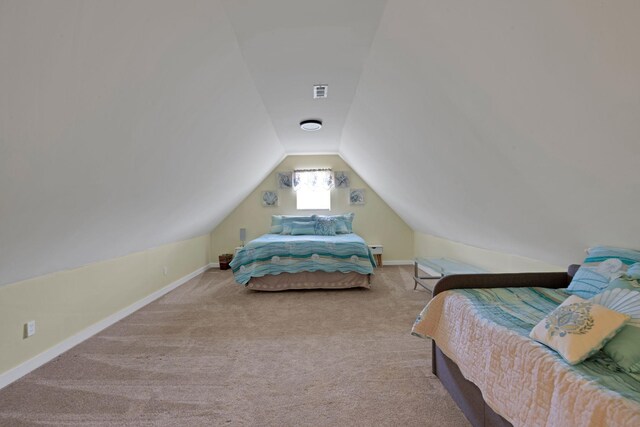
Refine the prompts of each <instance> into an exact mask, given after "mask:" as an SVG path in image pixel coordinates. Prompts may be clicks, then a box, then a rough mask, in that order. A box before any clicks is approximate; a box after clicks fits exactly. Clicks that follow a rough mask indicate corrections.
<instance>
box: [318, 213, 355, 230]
mask: <svg viewBox="0 0 640 427" xmlns="http://www.w3.org/2000/svg"><path fill="white" fill-rule="evenodd" d="M354 216H355V214H354V213H353V212H349V213H346V214H341V215H314V216H313V218H314V219H316V220H317V219H318V218H331V219H334V220H335V221H336V234H348V233H353V217H354Z"/></svg>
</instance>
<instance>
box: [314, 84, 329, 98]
mask: <svg viewBox="0 0 640 427" xmlns="http://www.w3.org/2000/svg"><path fill="white" fill-rule="evenodd" d="M328 92H329V85H314V86H313V98H314V99H319V98H326V97H327V94H328Z"/></svg>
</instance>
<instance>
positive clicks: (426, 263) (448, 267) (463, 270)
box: [413, 258, 488, 291]
mask: <svg viewBox="0 0 640 427" xmlns="http://www.w3.org/2000/svg"><path fill="white" fill-rule="evenodd" d="M421 270H422V271H423V272H425V273H426V274H427V275H426V276H424V275H421V274H420V271H421ZM482 273H488V271H486V270H483V269H482V268H480V267H476V266H475V265H471V264H467V263H464V262H462V261H456V260H453V259H449V258H416V259H415V260H414V262H413V281H414V282H415V285H413V289H414V290H415V289H416V288H417V287H418V285H420V286H422V287H423V288H425V289H426V290H428V291H432V290H433V289H432V288H430V287H429V286H427V284H426V283H425V282H422V280H424V279H441V278H443V277H444V276H450V275H452V274H482Z"/></svg>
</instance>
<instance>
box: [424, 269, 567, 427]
mask: <svg viewBox="0 0 640 427" xmlns="http://www.w3.org/2000/svg"><path fill="white" fill-rule="evenodd" d="M578 267H579V265H575V264H574V265H570V266H569V269H568V271H567V272H566V273H504V274H460V275H452V276H446V277H444V278H442V279H440V281H438V283H437V284H436V286H435V288H434V290H433V296H434V297H435V296H436V295H438V294H439V293H441V292H444V291H447V290H449V289H469V288H523V287H539V288H554V289H558V288H566V287H567V286H569V283H570V282H571V278H572V277H573V275H574V274H575V272H576V271H577V270H578ZM431 343H432V348H431V350H432V352H431V353H432V354H431V357H432V359H431V364H432V368H431V369H432V372H433V373H434V375H436V376H437V377H438V378H439V379H440V381H441V382H442V385H443V386H444V388H446V389H447V391H448V392H449V394H450V395H451V397H452V398H453V400H454V401H455V402H456V404H457V405H458V406H459V407H460V409H461V410H462V412H463V413H464V415H465V416H466V417H467V419H468V420H469V421H470V422H471V424H472V425H474V426H476V427H477V426H511V423H510V422H509V421H507V420H505V419H504V418H503V417H502V416H500V414H497V413H496V412H495V411H494V410H493V409H491V408H490V407H489V405H487V403H486V402H485V401H484V399H483V397H482V393H481V392H480V389H479V388H478V387H477V386H476V385H475V384H474V383H473V382H471V381H469V380H467V379H466V378H465V377H464V376H463V375H462V373H461V372H460V368H458V365H456V364H455V362H453V361H452V360H451V359H449V358H448V357H447V356H445V355H444V353H442V351H441V350H440V349H439V348H438V346H437V344H436V342H435V341H432V342H431Z"/></svg>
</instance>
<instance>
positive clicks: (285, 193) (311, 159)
mask: <svg viewBox="0 0 640 427" xmlns="http://www.w3.org/2000/svg"><path fill="white" fill-rule="evenodd" d="M324 167H329V168H331V169H333V170H334V171H340V170H344V171H348V172H349V174H350V179H351V188H364V189H365V200H366V204H365V205H362V206H357V205H350V204H349V201H348V195H349V190H348V189H338V188H336V189H333V190H332V191H331V211H330V212H328V211H298V210H296V198H295V193H294V192H293V190H286V189H284V190H283V189H278V188H277V185H276V173H277V172H279V171H290V170H293V169H296V168H324ZM266 190H277V191H278V197H279V200H280V205H279V206H277V207H273V208H266V207H263V206H262V204H261V196H262V191H266ZM345 212H354V213H355V218H354V220H353V230H354V232H356V233H357V234H359V235H360V236H362V237H363V238H364V239H365V240H366V241H367V243H369V244H381V245H384V254H383V260H387V261H388V260H393V261H400V260H410V259H412V258H413V231H412V230H411V229H410V228H409V226H408V225H407V224H406V223H405V222H404V221H403V220H402V219H401V218H400V217H399V216H398V215H397V214H396V213H395V212H394V211H393V210H391V208H390V207H389V206H388V205H387V204H386V203H385V202H384V201H383V200H382V199H381V198H380V197H379V196H378V195H377V194H376V193H375V192H374V191H373V190H372V189H371V188H370V187H369V186H368V185H367V184H366V183H365V182H364V181H363V180H362V179H361V178H360V177H359V176H358V175H357V174H356V173H355V172H354V171H353V170H352V169H351V167H350V166H349V165H347V163H346V162H345V161H344V160H342V158H340V156H337V155H296V156H288V157H286V158H285V159H284V160H283V161H282V162H281V163H280V164H279V165H278V166H277V167H276V168H275V169H274V170H273V171H272V173H271V174H269V175H268V176H267V178H265V179H264V180H263V181H262V182H261V183H260V185H258V187H257V188H256V189H255V190H254V191H253V192H252V193H251V194H250V195H249V196H248V197H247V198H246V199H245V200H244V201H243V202H242V203H241V204H240V205H239V206H238V207H237V208H236V209H235V210H234V211H233V212H231V214H229V216H227V218H225V219H224V221H222V222H221V223H220V224H219V225H218V227H216V229H215V230H213V232H212V233H211V245H212V251H211V255H212V258H213V259H212V261H213V262H217V261H218V259H217V256H218V255H219V254H221V253H225V252H233V249H234V248H235V247H236V246H238V245H239V244H240V239H239V233H240V231H239V230H240V228H246V229H247V240H251V239H254V238H256V237H258V236H261V235H262V234H264V233H267V232H268V231H269V227H270V226H271V215H274V214H284V215H293V214H296V215H311V214H314V213H317V214H331V215H335V214H340V213H345Z"/></svg>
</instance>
